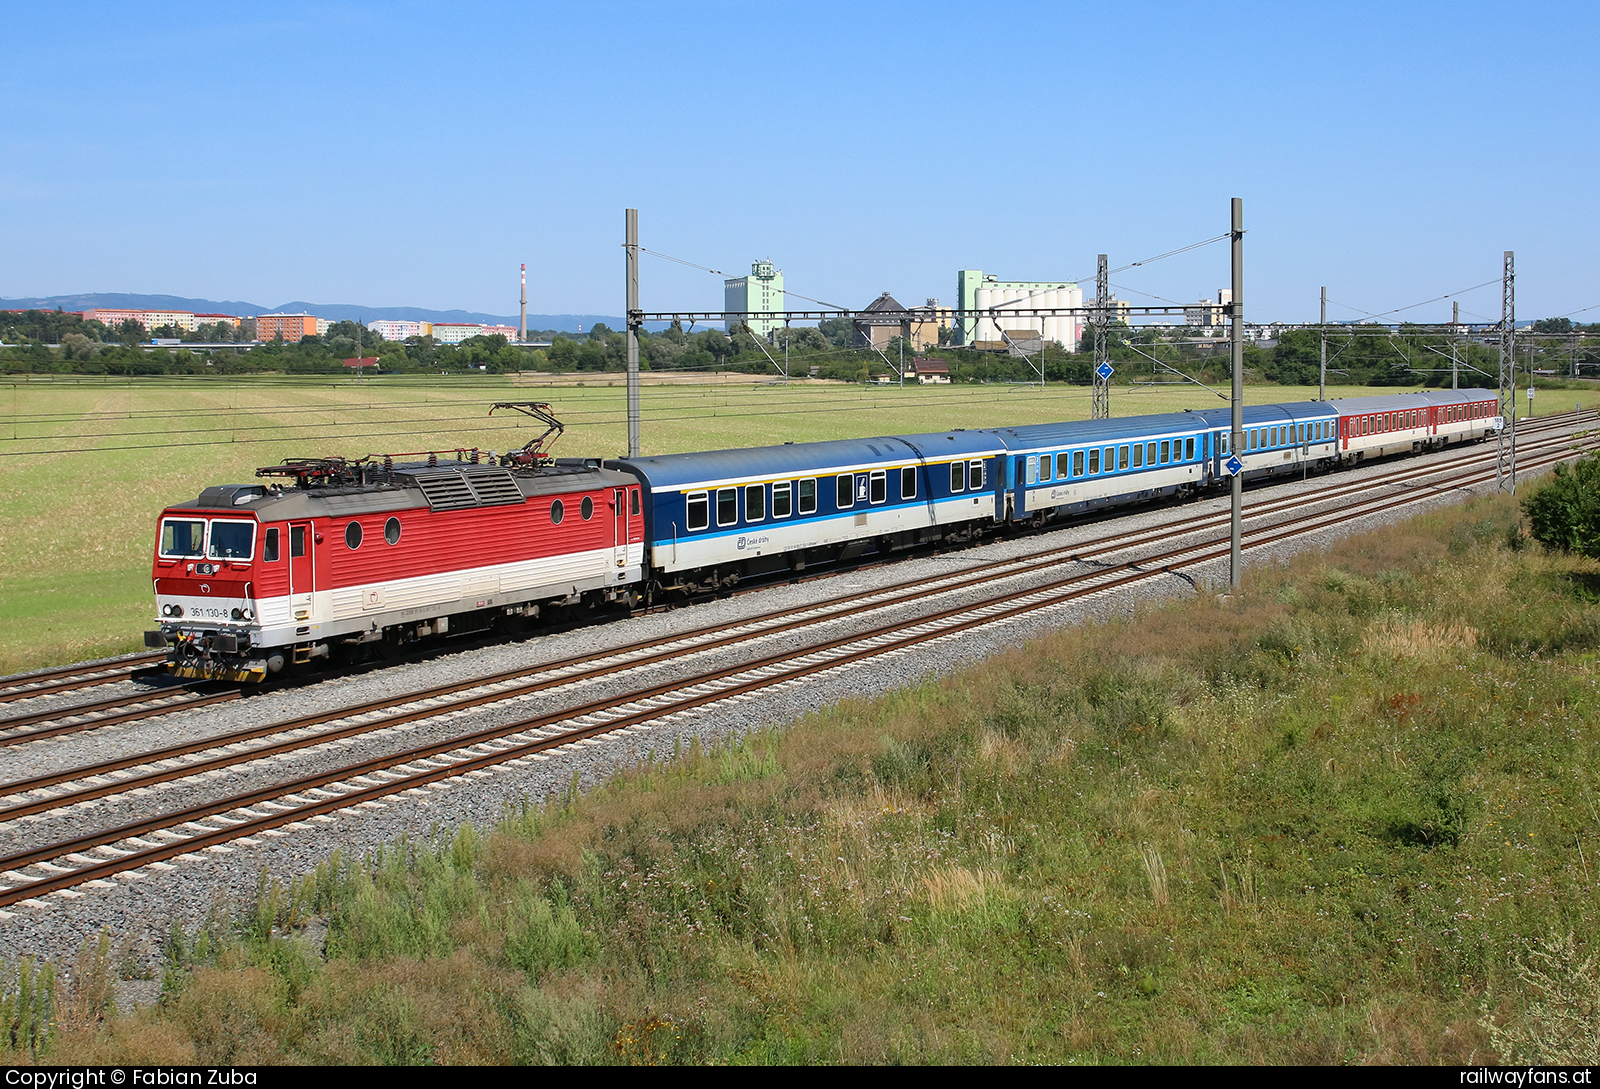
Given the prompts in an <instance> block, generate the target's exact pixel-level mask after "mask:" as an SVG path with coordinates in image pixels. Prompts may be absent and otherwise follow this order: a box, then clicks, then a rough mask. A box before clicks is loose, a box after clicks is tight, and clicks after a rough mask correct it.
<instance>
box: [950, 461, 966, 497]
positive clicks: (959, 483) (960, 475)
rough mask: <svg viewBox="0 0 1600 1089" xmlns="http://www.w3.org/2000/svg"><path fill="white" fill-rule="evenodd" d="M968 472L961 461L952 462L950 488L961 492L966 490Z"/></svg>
mask: <svg viewBox="0 0 1600 1089" xmlns="http://www.w3.org/2000/svg"><path fill="white" fill-rule="evenodd" d="M966 483H967V474H966V473H965V472H964V471H963V470H962V468H961V463H960V462H959V461H952V462H951V463H950V490H951V491H953V492H960V491H965V490H966V487H965V485H966Z"/></svg>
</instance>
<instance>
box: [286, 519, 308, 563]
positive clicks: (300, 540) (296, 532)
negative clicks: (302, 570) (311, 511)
mask: <svg viewBox="0 0 1600 1089" xmlns="http://www.w3.org/2000/svg"><path fill="white" fill-rule="evenodd" d="M305 554H306V527H305V526H290V527H289V558H290V559H299V558H300V557H301V556H304V555H305Z"/></svg>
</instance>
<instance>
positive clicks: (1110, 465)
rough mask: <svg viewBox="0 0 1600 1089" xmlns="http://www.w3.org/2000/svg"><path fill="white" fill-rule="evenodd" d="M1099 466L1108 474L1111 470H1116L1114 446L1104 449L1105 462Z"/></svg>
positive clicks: (1115, 450) (1115, 449)
mask: <svg viewBox="0 0 1600 1089" xmlns="http://www.w3.org/2000/svg"><path fill="white" fill-rule="evenodd" d="M1101 464H1102V465H1104V466H1105V467H1106V472H1108V473H1109V472H1110V471H1111V470H1112V469H1114V468H1116V465H1117V448H1116V447H1115V446H1108V447H1106V459H1105V461H1103V462H1101Z"/></svg>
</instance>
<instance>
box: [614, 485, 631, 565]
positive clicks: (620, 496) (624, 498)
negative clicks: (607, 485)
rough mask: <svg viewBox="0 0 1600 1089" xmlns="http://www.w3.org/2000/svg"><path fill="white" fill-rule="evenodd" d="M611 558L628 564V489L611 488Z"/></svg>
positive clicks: (619, 563) (617, 563)
mask: <svg viewBox="0 0 1600 1089" xmlns="http://www.w3.org/2000/svg"><path fill="white" fill-rule="evenodd" d="M611 559H612V560H613V561H614V562H615V563H616V565H617V566H618V567H626V566H628V489H626V488H613V489H611Z"/></svg>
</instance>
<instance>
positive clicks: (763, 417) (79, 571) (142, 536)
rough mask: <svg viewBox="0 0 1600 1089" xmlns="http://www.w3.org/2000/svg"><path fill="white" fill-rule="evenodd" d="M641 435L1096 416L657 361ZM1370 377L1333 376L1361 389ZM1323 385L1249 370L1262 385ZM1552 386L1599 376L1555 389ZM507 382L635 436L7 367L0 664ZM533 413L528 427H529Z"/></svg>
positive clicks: (653, 439)
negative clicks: (1359, 383) (248, 519)
mask: <svg viewBox="0 0 1600 1089" xmlns="http://www.w3.org/2000/svg"><path fill="white" fill-rule="evenodd" d="M647 382H648V384H647V385H646V387H645V391H644V396H643V413H644V427H643V444H644V451H645V452H646V453H675V452H680V451H687V450H715V449H724V448H729V447H739V446H757V445H766V444H772V443H781V442H785V441H794V442H807V441H812V440H818V439H831V438H852V437H862V436H868V435H882V434H895V433H907V432H918V431H932V430H941V429H944V428H952V427H968V428H972V427H990V426H997V425H1001V424H1015V423H1035V422H1045V421H1051V420H1062V419H1079V418H1083V417H1087V416H1088V415H1089V390H1088V389H1087V388H1086V387H1082V386H1068V385H1053V386H1047V387H1045V388H1044V389H1042V390H1041V389H1040V388H1039V387H1037V386H1014V385H954V386H944V387H937V386H934V387H922V386H910V387H906V388H905V389H901V388H899V387H896V386H887V387H882V386H857V385H845V384H841V383H833V382H819V381H795V382H793V383H791V384H789V385H788V386H783V385H779V384H774V383H773V382H771V381H770V380H759V379H753V378H752V377H751V376H750V375H744V374H729V375H724V376H718V377H712V378H702V379H684V378H678V377H673V376H666V375H662V376H649V377H648V378H647ZM1373 392H1376V391H1374V390H1372V389H1369V388H1366V387H1351V388H1330V390H1329V394H1330V396H1335V397H1338V396H1361V395H1365V394H1371V393H1373ZM1313 396H1315V391H1314V390H1309V389H1302V388H1297V387H1286V386H1248V387H1246V397H1247V400H1248V401H1250V402H1251V403H1262V402H1267V401H1290V400H1303V399H1307V398H1310V397H1313ZM1547 397H1548V398H1549V401H1548V402H1546V404H1549V405H1550V407H1552V408H1553V402H1555V401H1557V400H1559V401H1561V402H1563V403H1565V402H1567V401H1578V400H1583V401H1585V402H1586V403H1588V404H1590V405H1591V406H1593V405H1594V404H1596V403H1600V393H1590V392H1589V391H1581V392H1578V393H1567V392H1564V391H1563V392H1560V393H1556V392H1551V393H1550V394H1547ZM499 400H543V401H549V402H551V403H552V404H553V405H554V407H555V411H556V414H557V415H558V417H559V418H560V419H562V420H563V421H564V422H565V423H566V425H567V430H566V433H565V435H564V436H563V437H562V439H561V441H560V442H559V443H557V445H556V446H555V452H556V453H557V454H563V455H567V456H578V455H583V456H591V457H593V456H604V457H612V456H616V455H618V454H620V453H622V452H624V451H625V450H626V443H627V426H626V420H627V416H626V410H625V391H624V389H623V384H622V378H621V376H619V375H612V374H591V375H563V376H559V377H557V376H551V377H542V378H541V377H487V376H486V377H482V378H437V377H429V378H395V379H388V378H379V379H370V378H363V379H337V380H334V379H326V380H324V379H316V378H285V377H282V376H273V375H266V376H255V377H243V378H231V379H220V378H219V379H205V378H192V377H191V378H176V379H161V378H153V379H128V378H109V379H108V378H100V379H96V378H90V377H79V378H53V379H52V378H34V379H28V378H17V379H15V380H12V381H7V382H0V413H7V412H8V415H6V416H4V417H0V674H3V673H9V672H14V671H18V670H23V669H31V668H38V667H41V666H46V665H54V664H60V663H63V662H71V661H78V660H81V659H84V658H88V657H95V656H101V655H111V654H119V653H125V652H129V651H135V650H139V649H142V637H141V632H143V631H144V629H145V628H146V627H148V626H149V625H150V624H151V623H152V618H151V613H152V610H153V598H152V594H151V589H150V574H149V552H150V549H151V547H152V541H153V534H154V526H155V517H156V515H157V513H158V512H159V511H160V510H161V509H162V507H163V506H165V505H167V504H169V503H176V502H182V501H184V500H188V499H193V498H194V497H195V496H197V495H198V494H199V493H200V490H201V489H202V488H203V487H205V486H207V485H210V484H222V483H237V482H248V481H251V480H253V479H255V477H254V473H255V470H256V468H257V467H259V466H262V465H269V464H273V463H275V462H277V461H279V460H281V459H283V458H286V457H295V456H302V457H303V456H320V455H325V454H341V455H345V456H349V457H359V456H361V455H363V454H368V453H378V454H382V453H386V452H404V451H414V450H429V449H433V450H452V449H455V448H456V447H458V446H468V447H470V446H479V447H482V448H484V449H493V450H500V451H503V450H505V449H507V448H508V447H515V446H521V445H522V444H523V443H524V442H526V441H528V439H530V438H532V437H534V436H535V435H537V434H538V431H537V430H531V429H530V426H531V424H532V421H530V420H527V419H526V418H525V417H521V416H518V415H516V414H508V413H501V414H497V415H496V416H495V417H493V418H492V419H491V418H489V417H488V410H489V405H490V404H492V403H493V402H495V401H499ZM1221 403H1222V402H1220V401H1219V400H1218V399H1217V398H1216V397H1214V396H1213V395H1212V394H1210V393H1207V392H1206V391H1205V390H1203V389H1199V388H1197V387H1194V386H1162V387H1156V388H1153V389H1149V390H1140V391H1134V390H1132V389H1129V388H1127V387H1117V388H1115V389H1114V390H1113V393H1112V411H1113V413H1114V414H1117V415H1132V414H1135V413H1148V412H1167V411H1178V410H1181V409H1184V408H1202V407H1213V406H1215V405H1218V404H1221ZM523 424H527V425H530V426H521V425H523Z"/></svg>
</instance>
